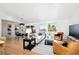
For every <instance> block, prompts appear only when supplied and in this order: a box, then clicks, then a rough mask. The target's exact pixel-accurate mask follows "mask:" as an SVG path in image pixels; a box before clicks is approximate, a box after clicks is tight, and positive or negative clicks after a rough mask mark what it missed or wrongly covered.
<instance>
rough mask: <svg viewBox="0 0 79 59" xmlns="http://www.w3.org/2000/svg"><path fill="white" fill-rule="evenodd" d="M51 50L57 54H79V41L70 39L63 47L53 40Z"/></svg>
mask: <svg viewBox="0 0 79 59" xmlns="http://www.w3.org/2000/svg"><path fill="white" fill-rule="evenodd" d="M53 52H54V53H55V54H57V55H79V42H73V41H70V42H68V44H67V47H65V46H63V45H62V44H59V43H57V42H54V41H53Z"/></svg>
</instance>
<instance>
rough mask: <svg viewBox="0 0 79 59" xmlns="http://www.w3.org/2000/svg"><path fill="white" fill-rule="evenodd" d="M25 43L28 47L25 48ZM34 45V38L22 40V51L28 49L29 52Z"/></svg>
mask: <svg viewBox="0 0 79 59" xmlns="http://www.w3.org/2000/svg"><path fill="white" fill-rule="evenodd" d="M26 42H27V43H28V45H27V46H26ZM35 45H36V39H35V38H31V39H27V38H26V39H23V48H24V49H29V50H31V49H32V48H33V47H35Z"/></svg>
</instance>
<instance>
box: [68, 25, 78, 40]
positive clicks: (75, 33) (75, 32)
mask: <svg viewBox="0 0 79 59" xmlns="http://www.w3.org/2000/svg"><path fill="white" fill-rule="evenodd" d="M69 36H72V37H75V38H76V39H79V24H75V25H70V26H69Z"/></svg>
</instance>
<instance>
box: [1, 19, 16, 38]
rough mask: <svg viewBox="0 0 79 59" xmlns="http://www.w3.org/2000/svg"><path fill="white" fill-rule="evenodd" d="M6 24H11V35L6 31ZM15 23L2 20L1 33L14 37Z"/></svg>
mask: <svg viewBox="0 0 79 59" xmlns="http://www.w3.org/2000/svg"><path fill="white" fill-rule="evenodd" d="M8 24H11V25H12V27H11V36H10V35H8V31H7V29H8V28H7V26H8ZM15 25H16V23H15V22H12V21H6V20H2V35H3V36H8V37H15Z"/></svg>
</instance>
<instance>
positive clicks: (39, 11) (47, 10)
mask: <svg viewBox="0 0 79 59" xmlns="http://www.w3.org/2000/svg"><path fill="white" fill-rule="evenodd" d="M0 11H1V12H4V13H5V14H7V15H9V16H11V17H13V18H16V19H17V20H19V21H22V22H25V23H31V22H40V21H51V20H69V19H73V17H77V16H78V15H79V4H78V3H0Z"/></svg>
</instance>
